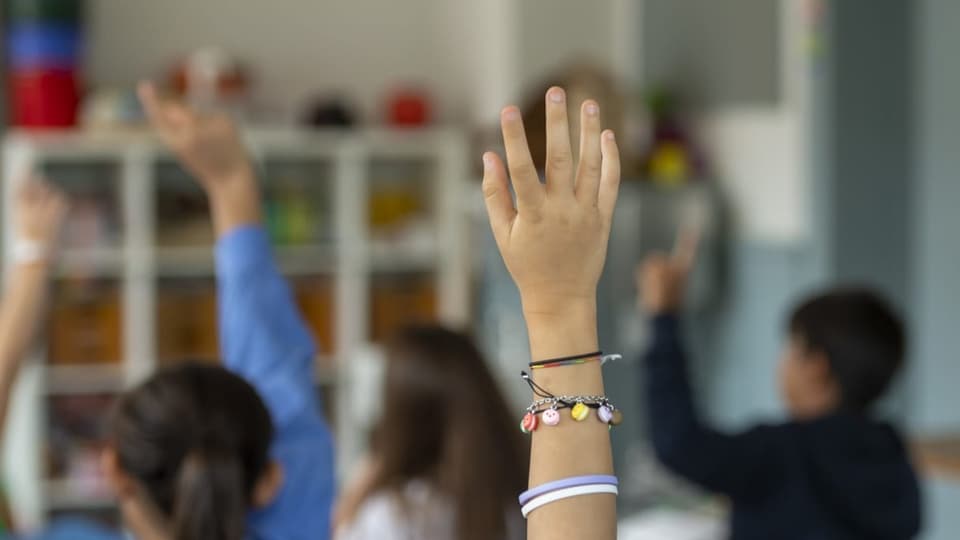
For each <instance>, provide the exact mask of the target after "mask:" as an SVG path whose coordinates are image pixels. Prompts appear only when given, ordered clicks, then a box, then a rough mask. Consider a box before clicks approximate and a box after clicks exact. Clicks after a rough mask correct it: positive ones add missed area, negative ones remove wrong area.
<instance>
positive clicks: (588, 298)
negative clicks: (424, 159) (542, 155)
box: [483, 87, 620, 315]
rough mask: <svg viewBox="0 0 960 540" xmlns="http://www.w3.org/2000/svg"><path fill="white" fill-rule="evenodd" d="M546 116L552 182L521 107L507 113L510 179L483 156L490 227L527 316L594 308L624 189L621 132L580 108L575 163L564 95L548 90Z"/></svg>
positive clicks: (491, 157) (492, 158)
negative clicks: (541, 171) (538, 160)
mask: <svg viewBox="0 0 960 540" xmlns="http://www.w3.org/2000/svg"><path fill="white" fill-rule="evenodd" d="M546 111H547V120H546V121H547V160H546V168H547V170H546V171H545V172H546V182H545V183H541V182H540V178H539V175H538V172H537V170H536V169H535V168H534V165H533V160H532V159H531V157H530V150H529V148H528V146H527V139H526V135H525V133H524V128H523V122H522V120H521V118H520V111H519V110H518V109H517V108H516V107H507V108H506V109H504V110H503V112H502V113H501V115H500V121H501V127H502V130H503V139H504V144H505V147H506V153H507V163H508V168H509V171H510V175H509V179H508V176H507V169H505V168H504V165H503V162H502V161H501V160H500V158H499V157H498V156H497V155H496V154H495V153H492V152H487V153H486V154H484V156H483V163H484V178H483V193H484V197H485V199H486V204H487V213H488V214H489V216H490V225H491V226H492V228H493V234H494V237H495V238H496V241H497V246H498V247H499V249H500V253H501V255H502V256H503V259H504V262H505V263H506V265H507V268H508V269H509V271H510V274H511V276H513V280H514V281H515V282H516V284H517V287H518V288H519V289H520V295H521V297H522V299H523V307H524V311H525V313H526V314H528V315H531V314H543V313H548V314H553V313H558V312H562V311H565V310H570V309H572V308H575V307H577V306H583V305H585V306H592V308H591V309H595V305H596V290H597V282H598V281H599V279H600V274H601V272H602V271H603V265H604V260H605V259H606V254H607V240H608V239H609V236H610V224H611V220H612V218H613V209H614V206H615V204H616V200H617V191H618V188H619V184H620V158H619V154H618V152H617V144H616V141H615V138H614V134H613V132H612V131H609V130H608V131H604V132H602V133H601V127H600V108H599V105H598V104H597V103H596V102H595V101H586V102H584V103H583V105H582V106H581V112H580V115H581V123H580V125H581V133H580V162H579V164H575V163H574V160H573V153H572V151H571V147H570V128H569V124H568V121H567V105H566V95H565V93H564V91H563V89H561V88H557V87H554V88H551V89H550V90H548V91H547V96H546ZM511 182H512V184H513V188H514V191H515V192H516V205H514V202H513V198H512V197H511V193H510V184H511Z"/></svg>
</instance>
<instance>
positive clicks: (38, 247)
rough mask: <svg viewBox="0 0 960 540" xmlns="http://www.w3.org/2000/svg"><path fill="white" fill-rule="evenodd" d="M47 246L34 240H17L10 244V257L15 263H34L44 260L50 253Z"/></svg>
mask: <svg viewBox="0 0 960 540" xmlns="http://www.w3.org/2000/svg"><path fill="white" fill-rule="evenodd" d="M49 254H50V253H49V250H48V249H47V246H45V245H43V244H41V243H40V242H34V241H33V240H23V239H21V240H16V241H15V242H14V243H13V245H12V246H10V259H11V260H12V261H13V263H14V264H34V263H39V262H44V261H46V260H47V256H48V255H49Z"/></svg>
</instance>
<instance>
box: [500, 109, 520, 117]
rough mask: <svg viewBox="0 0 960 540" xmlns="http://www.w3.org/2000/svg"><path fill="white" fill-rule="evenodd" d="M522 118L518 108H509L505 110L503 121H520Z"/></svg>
mask: <svg viewBox="0 0 960 540" xmlns="http://www.w3.org/2000/svg"><path fill="white" fill-rule="evenodd" d="M519 118H520V111H519V110H517V108H516V107H509V108H507V109H504V110H503V119H504V120H518V119H519Z"/></svg>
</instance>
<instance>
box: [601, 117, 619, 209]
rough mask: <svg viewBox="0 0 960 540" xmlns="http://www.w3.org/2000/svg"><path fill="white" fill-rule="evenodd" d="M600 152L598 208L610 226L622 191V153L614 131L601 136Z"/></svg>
mask: <svg viewBox="0 0 960 540" xmlns="http://www.w3.org/2000/svg"><path fill="white" fill-rule="evenodd" d="M600 152H601V155H602V164H601V166H600V188H599V193H598V199H597V206H598V207H599V209H600V214H601V216H603V219H604V222H605V223H607V224H608V225H609V224H610V223H611V222H612V221H613V209H614V207H616V205H617V194H618V193H619V191H620V152H619V150H618V149H617V139H616V137H615V136H614V134H613V131H612V130H609V129H608V130H606V131H604V132H603V134H601V135H600Z"/></svg>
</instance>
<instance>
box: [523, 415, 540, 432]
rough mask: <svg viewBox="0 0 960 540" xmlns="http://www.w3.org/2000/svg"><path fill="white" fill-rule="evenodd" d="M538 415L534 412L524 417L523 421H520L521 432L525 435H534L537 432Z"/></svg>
mask: <svg viewBox="0 0 960 540" xmlns="http://www.w3.org/2000/svg"><path fill="white" fill-rule="evenodd" d="M537 424H538V421H537V415H535V414H533V413H532V412H528V413H527V414H525V415H523V420H521V421H520V431H522V432H524V433H533V432H534V431H536V430H537Z"/></svg>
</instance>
